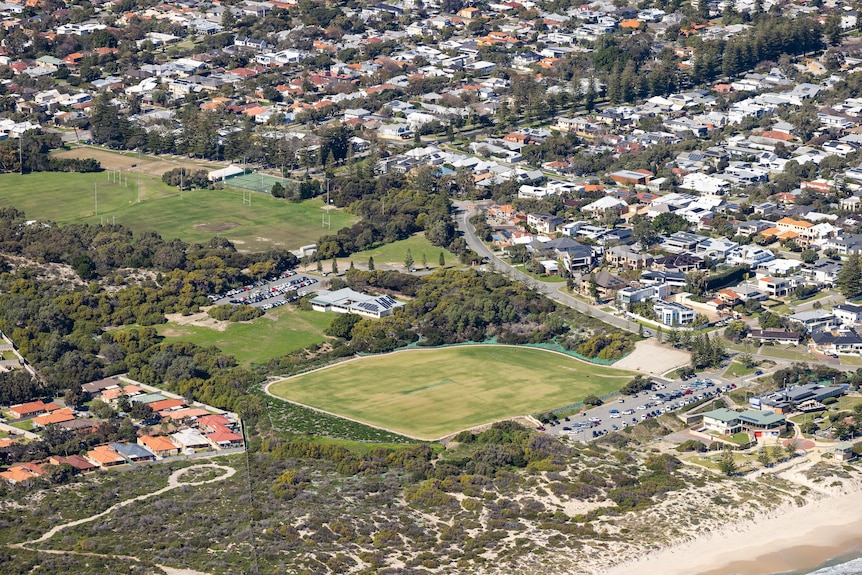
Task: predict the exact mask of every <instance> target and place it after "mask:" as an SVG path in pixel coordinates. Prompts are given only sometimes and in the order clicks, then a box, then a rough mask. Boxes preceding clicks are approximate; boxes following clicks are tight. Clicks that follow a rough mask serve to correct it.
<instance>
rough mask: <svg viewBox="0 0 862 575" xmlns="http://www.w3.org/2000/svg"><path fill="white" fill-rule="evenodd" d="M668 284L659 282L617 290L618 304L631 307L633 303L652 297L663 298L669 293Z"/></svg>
mask: <svg viewBox="0 0 862 575" xmlns="http://www.w3.org/2000/svg"><path fill="white" fill-rule="evenodd" d="M669 292H670V289H669V288H668V285H667V284H664V283H657V284H653V285H648V286H645V287H626V288H623V289H621V290H618V291H617V306H619V307H620V308H622V309H629V307H630V306H631V304H633V303H639V302H642V301H649V300H652V299H657V300H663V299H665V298H666V297H667V296H668V295H669Z"/></svg>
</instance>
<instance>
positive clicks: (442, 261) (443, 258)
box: [437, 252, 446, 268]
mask: <svg viewBox="0 0 862 575" xmlns="http://www.w3.org/2000/svg"><path fill="white" fill-rule="evenodd" d="M437 263H438V264H440V267H441V268H442V267H443V266H445V265H446V254H444V253H443V252H440V257H439V258H438V260H437Z"/></svg>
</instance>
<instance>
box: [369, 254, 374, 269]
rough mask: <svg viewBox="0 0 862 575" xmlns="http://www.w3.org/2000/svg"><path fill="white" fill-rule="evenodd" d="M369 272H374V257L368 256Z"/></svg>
mask: <svg viewBox="0 0 862 575" xmlns="http://www.w3.org/2000/svg"><path fill="white" fill-rule="evenodd" d="M368 271H370V272H373V271H374V256H368Z"/></svg>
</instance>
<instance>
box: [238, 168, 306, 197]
mask: <svg viewBox="0 0 862 575" xmlns="http://www.w3.org/2000/svg"><path fill="white" fill-rule="evenodd" d="M276 183H280V184H281V185H282V186H284V187H285V188H287V189H290V187H291V185H292V182H291V181H290V180H288V179H286V178H278V177H276V176H270V175H268V174H263V173H260V172H254V173H251V174H242V175H239V176H234V177H232V178H228V179H227V180H225V181H224V184H225V185H226V186H229V187H231V188H240V189H243V190H251V191H253V192H263V193H265V194H268V193H270V190H272V186H273V185H274V184H276Z"/></svg>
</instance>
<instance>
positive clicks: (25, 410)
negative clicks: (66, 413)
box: [9, 400, 60, 419]
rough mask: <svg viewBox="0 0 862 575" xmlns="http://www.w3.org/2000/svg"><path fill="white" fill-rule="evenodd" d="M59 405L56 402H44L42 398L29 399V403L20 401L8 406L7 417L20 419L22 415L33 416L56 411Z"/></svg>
mask: <svg viewBox="0 0 862 575" xmlns="http://www.w3.org/2000/svg"><path fill="white" fill-rule="evenodd" d="M58 409H60V406H59V405H57V404H56V403H45V402H43V401H42V400H39V401H31V402H29V403H21V404H18V405H13V406H12V407H10V408H9V417H11V418H12V419H21V418H23V417H34V416H37V415H42V414H44V413H50V412H51V411H57V410H58Z"/></svg>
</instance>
